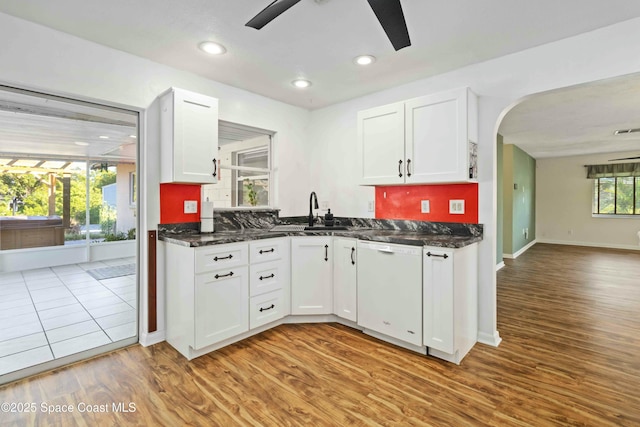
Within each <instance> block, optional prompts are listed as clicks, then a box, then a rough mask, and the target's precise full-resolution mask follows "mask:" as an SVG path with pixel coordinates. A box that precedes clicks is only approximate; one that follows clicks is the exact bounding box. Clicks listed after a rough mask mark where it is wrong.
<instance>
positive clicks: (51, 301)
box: [0, 257, 138, 375]
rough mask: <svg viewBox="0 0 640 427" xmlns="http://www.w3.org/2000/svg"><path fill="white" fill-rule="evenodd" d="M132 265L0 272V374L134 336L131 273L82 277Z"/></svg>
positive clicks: (95, 264) (116, 262) (115, 262)
mask: <svg viewBox="0 0 640 427" xmlns="http://www.w3.org/2000/svg"><path fill="white" fill-rule="evenodd" d="M135 262H136V260H135V257H134V258H119V259H116V260H110V261H102V262H91V263H85V264H74V265H65V266H60V267H51V268H40V269H37V270H26V271H20V272H11V273H0V375H4V374H7V373H9V372H13V371H17V370H19V369H24V368H27V367H29V366H33V365H37V364H40V363H44V362H48V361H50V360H54V359H57V358H60V357H64V356H68V355H70V354H74V353H78V352H81V351H85V350H89V349H92V348H95V347H99V346H101V345H105V344H110V343H112V342H116V341H120V340H122V339H125V338H129V337H133V336H135V335H136V332H137V307H138V303H137V293H138V291H137V286H136V276H135V274H133V275H129V276H121V277H116V278H113V279H104V280H96V279H94V278H93V277H92V276H91V275H90V274H89V273H87V270H91V269H94V268H102V267H108V266H114V265H121V264H130V263H135Z"/></svg>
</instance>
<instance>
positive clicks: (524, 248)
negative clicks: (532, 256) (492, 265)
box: [502, 239, 538, 259]
mask: <svg viewBox="0 0 640 427" xmlns="http://www.w3.org/2000/svg"><path fill="white" fill-rule="evenodd" d="M537 242H538V240H537V239H536V240H533V241H532V242H529V243H528V244H527V245H525V246H524V247H523V248H522V249H520V250H519V251H518V252H516V253H514V254H502V257H503V258H507V259H516V258H518V257H519V256H520V255H522V254H523V253H525V252H526V251H528V250H529V249H530V248H531V247H532V246H533V245H535V244H536V243H537Z"/></svg>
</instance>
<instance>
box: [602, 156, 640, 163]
mask: <svg viewBox="0 0 640 427" xmlns="http://www.w3.org/2000/svg"><path fill="white" fill-rule="evenodd" d="M636 159H640V156H636V157H623V158H621V159H609V161H610V162H614V161H616V160H636Z"/></svg>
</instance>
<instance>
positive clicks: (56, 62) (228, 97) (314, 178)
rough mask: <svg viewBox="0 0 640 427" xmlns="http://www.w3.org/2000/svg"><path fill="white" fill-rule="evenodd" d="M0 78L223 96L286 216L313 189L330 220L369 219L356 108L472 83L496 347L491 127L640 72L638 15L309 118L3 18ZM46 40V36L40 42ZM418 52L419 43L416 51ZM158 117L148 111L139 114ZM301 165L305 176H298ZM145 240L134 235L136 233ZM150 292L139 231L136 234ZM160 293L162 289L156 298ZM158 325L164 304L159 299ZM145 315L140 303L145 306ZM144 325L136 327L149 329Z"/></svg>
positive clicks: (486, 315) (485, 284) (146, 94)
mask: <svg viewBox="0 0 640 427" xmlns="http://www.w3.org/2000/svg"><path fill="white" fill-rule="evenodd" d="M0 36H1V37H2V39H3V40H6V41H7V42H6V43H4V44H3V46H2V49H0V64H2V66H1V67H0V82H3V83H5V84H14V85H18V86H21V87H27V88H30V89H36V90H43V91H45V92H53V93H57V94H67V95H70V96H73V97H80V98H83V99H86V98H88V99H94V100H105V101H108V102H111V103H117V104H123V105H127V106H132V107H137V108H140V109H144V108H146V107H147V106H149V105H150V103H151V102H152V100H153V99H154V98H155V97H156V95H157V94H159V93H160V92H162V91H164V90H165V89H167V88H168V87H169V86H177V87H182V88H184V89H188V90H192V91H195V92H201V93H204V94H206V95H210V96H214V97H217V98H219V99H220V118H221V119H223V120H227V121H231V122H236V123H243V124H247V125H250V126H255V127H259V128H263V129H270V130H276V131H278V133H277V134H276V135H275V138H274V139H275V141H276V149H275V155H274V163H275V164H274V167H275V168H276V176H277V179H278V182H279V185H278V188H277V189H276V192H277V193H278V194H277V195H276V197H277V200H278V205H279V206H280V208H281V209H282V214H283V215H304V214H305V210H306V209H305V207H306V200H307V197H308V194H309V191H311V190H315V191H317V192H318V194H319V195H320V200H329V201H330V204H331V207H332V211H334V212H335V213H336V215H358V216H366V215H368V213H367V212H365V207H366V202H367V201H368V200H371V199H372V198H373V189H371V188H360V187H357V186H356V185H355V178H354V176H353V169H355V167H354V166H355V164H356V163H355V160H356V158H355V141H356V121H355V118H356V113H357V111H358V110H361V109H366V108H370V107H373V106H378V105H383V104H386V103H390V102H395V101H401V100H404V99H408V98H412V97H416V96H421V95H425V94H429V93H434V92H438V91H440V90H445V89H450V88H453V87H459V86H470V87H471V88H472V89H473V90H474V91H475V92H476V93H477V94H478V95H480V102H479V161H478V163H479V164H478V169H479V184H480V186H479V187H480V188H479V197H480V201H479V204H480V206H479V219H480V222H481V223H483V224H484V225H485V234H484V240H483V242H482V243H481V245H480V251H479V253H480V260H479V270H480V271H479V274H480V288H479V299H480V300H479V319H478V320H479V329H480V331H479V337H480V339H481V340H482V341H484V342H487V343H492V344H497V343H498V342H499V340H500V338H499V336H498V333H497V327H496V324H497V317H496V286H495V283H496V282H495V260H496V240H495V239H496V230H495V223H496V209H495V205H496V188H495V181H496V168H495V159H496V147H495V144H496V134H497V129H498V125H499V121H500V119H501V118H502V116H503V115H504V114H505V113H506V111H507V110H508V108H509V106H511V105H513V104H514V103H516V102H517V101H518V100H519V99H521V98H522V97H525V96H527V95H530V94H535V93H538V92H542V91H546V90H551V89H555V88H561V87H565V86H570V85H575V84H579V83H584V82H589V81H594V80H598V79H603V78H608V77H614V76H619V75H622V74H628V73H634V72H640V55H638V54H637V46H638V45H640V19H634V20H630V21H627V22H624V23H621V24H617V25H614V26H611V27H606V28H603V29H600V30H596V31H593V32H590V33H586V34H583V35H581V36H577V37H573V38H569V39H566V40H563V41H559V42H556V43H551V44H548V45H543V46H540V47H537V48H533V49H529V50H526V51H522V52H518V53H515V54H512V55H508V56H505V57H501V58H497V59H495V60H491V61H487V62H484V63H481V64H477V65H473V66H469V67H465V68H462V69H459V70H456V71H453V72H450V73H447V74H444V75H440V76H436V77H433V78H429V79H424V80H419V81H416V82H413V83H410V84H406V85H402V86H398V87H395V88H393V89H389V90H385V91H381V92H378V93H374V94H371V95H368V96H364V97H361V98H358V99H355V100H352V101H348V102H344V103H341V104H338V105H334V106H330V107H327V108H324V109H321V110H317V111H314V112H312V113H311V114H310V113H309V112H307V111H305V110H303V109H300V108H296V107H292V106H288V105H285V104H283V103H280V102H276V101H273V100H269V99H267V98H264V97H261V96H258V95H255V94H252V93H249V92H246V91H243V90H239V89H236V88H233V87H229V86H226V85H223V84H220V83H217V82H213V81H209V80H206V79H203V78H200V77H197V76H195V75H193V74H190V73H186V72H182V71H177V70H174V69H171V68H169V67H166V66H162V65H159V64H156V63H153V62H150V61H147V60H144V59H141V58H137V57H134V56H132V55H129V54H125V53H122V52H119V51H116V50H113V49H109V48H105V47H102V46H98V45H95V44H93V43H90V42H86V41H83V40H80V39H77V38H75V37H72V36H69V35H66V34H63V33H60V32H57V31H53V30H50V29H47V28H44V27H41V26H38V25H35V24H31V23H28V22H25V21H22V20H19V19H16V18H13V17H10V16H8V15H3V14H0ZM44 41H46V43H44ZM413 48H417V47H413ZM154 114H157V111H155V110H153V109H149V110H148V111H146V115H147V116H149V117H150V116H152V115H154ZM157 138H158V129H156V128H155V126H147V118H146V117H145V118H144V121H143V129H142V135H141V144H142V148H143V155H142V157H141V159H140V161H141V165H140V168H139V169H138V171H139V173H140V174H141V178H142V179H144V180H145V181H146V182H145V183H144V185H141V191H142V200H141V205H140V210H139V215H140V216H141V217H142V221H143V227H141V229H143V230H145V229H147V228H150V229H152V228H155V226H156V224H157V223H158V221H159V212H158V206H159V201H158V197H159V195H158V176H157V165H158V161H159V159H158V150H157ZM307 170H309V171H310V172H306V171H307ZM140 234H141V235H142V233H140ZM140 241H141V244H142V246H141V249H142V251H143V252H142V259H141V263H142V266H143V271H142V274H141V280H142V282H141V283H142V287H143V293H142V301H145V299H146V278H145V275H144V269H145V268H146V257H145V254H144V248H145V247H146V240H145V238H142V239H140ZM163 293H164V290H163V289H162V288H159V289H158V295H159V296H162V295H163ZM159 316H160V318H159V321H160V324H159V327H160V329H161V330H162V328H163V327H164V324H163V319H162V317H163V301H160V303H159ZM142 319H146V308H145V307H143V309H142ZM144 322H145V320H143V324H142V329H143V330H146V325H145V324H144Z"/></svg>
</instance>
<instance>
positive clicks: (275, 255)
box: [249, 239, 289, 264]
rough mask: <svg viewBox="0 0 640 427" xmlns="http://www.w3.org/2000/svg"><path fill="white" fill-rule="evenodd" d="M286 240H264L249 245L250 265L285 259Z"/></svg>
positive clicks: (287, 248) (287, 241)
mask: <svg viewBox="0 0 640 427" xmlns="http://www.w3.org/2000/svg"><path fill="white" fill-rule="evenodd" d="M288 243H289V240H288V239H265V240H256V241H253V242H250V243H249V252H250V254H251V255H250V259H251V264H256V263H259V262H267V261H275V260H277V259H282V258H287V255H288V253H289V247H288V246H287V244H288Z"/></svg>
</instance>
